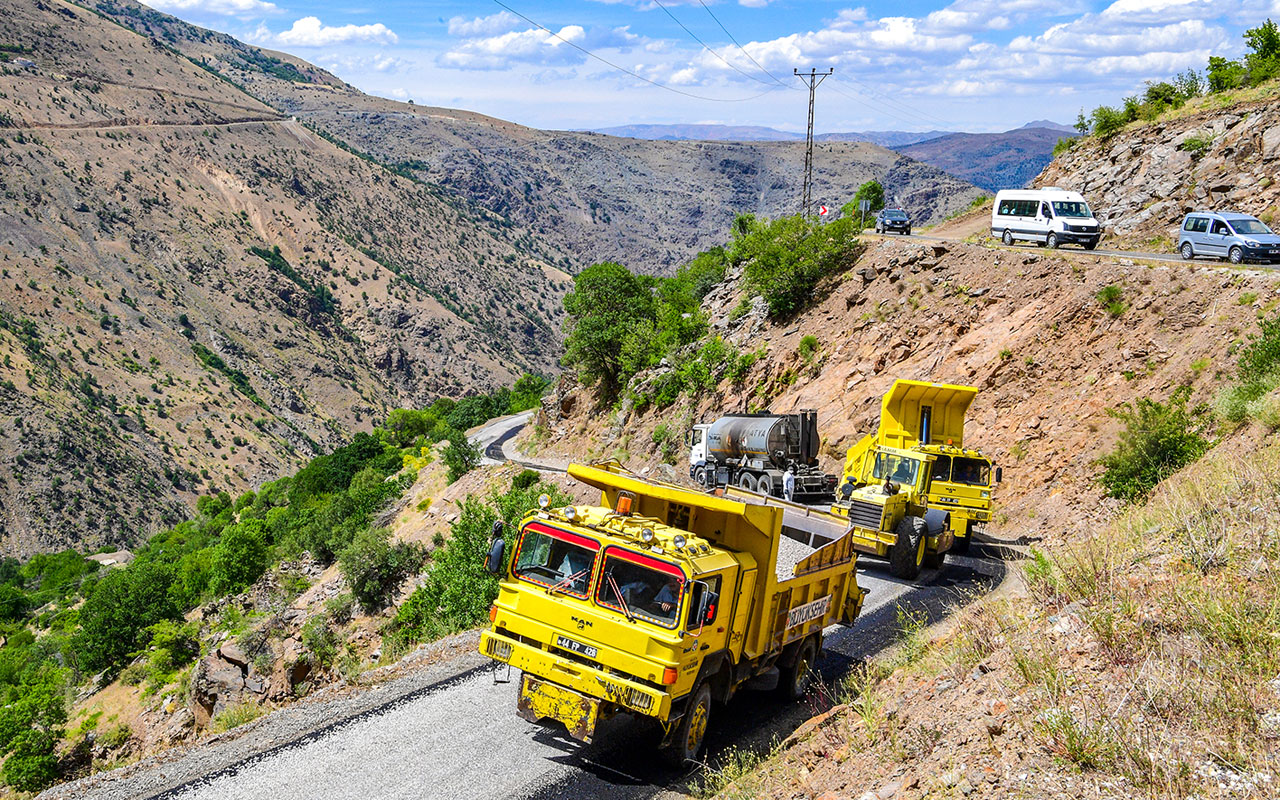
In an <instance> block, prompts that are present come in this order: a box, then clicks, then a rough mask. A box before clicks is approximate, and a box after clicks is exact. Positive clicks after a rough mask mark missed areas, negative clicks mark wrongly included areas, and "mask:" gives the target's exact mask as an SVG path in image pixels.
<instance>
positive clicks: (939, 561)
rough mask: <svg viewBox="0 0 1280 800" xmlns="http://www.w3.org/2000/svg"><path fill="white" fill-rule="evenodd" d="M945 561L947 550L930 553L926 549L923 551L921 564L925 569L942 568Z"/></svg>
mask: <svg viewBox="0 0 1280 800" xmlns="http://www.w3.org/2000/svg"><path fill="white" fill-rule="evenodd" d="M946 563H947V551H945V550H944V551H943V552H941V553H931V552H929V551H928V549H926V550H925V553H924V562H923V566H924V567H925V569H942V567H943V566H944V565H945V564H946Z"/></svg>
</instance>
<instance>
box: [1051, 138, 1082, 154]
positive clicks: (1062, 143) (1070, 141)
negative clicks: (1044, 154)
mask: <svg viewBox="0 0 1280 800" xmlns="http://www.w3.org/2000/svg"><path fill="white" fill-rule="evenodd" d="M1079 141H1080V140H1079V139H1077V138H1076V137H1074V136H1063V137H1062V138H1061V139H1059V140H1058V142H1057V143H1056V144H1055V145H1054V146H1053V157H1054V158H1057V157H1058V156H1060V155H1062V154H1063V153H1067V152H1070V150H1071V148H1073V147H1075V146H1076V143H1077V142H1079Z"/></svg>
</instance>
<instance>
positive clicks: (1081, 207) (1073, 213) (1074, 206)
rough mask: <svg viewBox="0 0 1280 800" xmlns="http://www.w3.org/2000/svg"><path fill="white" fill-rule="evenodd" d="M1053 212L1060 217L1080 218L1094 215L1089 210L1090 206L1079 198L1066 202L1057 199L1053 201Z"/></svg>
mask: <svg viewBox="0 0 1280 800" xmlns="http://www.w3.org/2000/svg"><path fill="white" fill-rule="evenodd" d="M1053 213H1055V214H1057V215H1058V216H1060V217H1078V218H1080V219H1088V218H1089V217H1092V216H1093V214H1091V213H1090V212H1089V206H1088V205H1087V204H1085V203H1081V202H1080V201H1079V200H1068V201H1065V202H1064V201H1061V200H1055V201H1054V202H1053Z"/></svg>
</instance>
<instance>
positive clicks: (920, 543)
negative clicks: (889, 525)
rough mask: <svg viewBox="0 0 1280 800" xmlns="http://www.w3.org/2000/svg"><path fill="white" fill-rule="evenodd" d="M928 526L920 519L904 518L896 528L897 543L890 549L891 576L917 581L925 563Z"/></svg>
mask: <svg viewBox="0 0 1280 800" xmlns="http://www.w3.org/2000/svg"><path fill="white" fill-rule="evenodd" d="M928 530H929V528H928V526H927V525H925V522H924V520H923V519H921V518H920V517H903V518H902V519H901V520H900V521H899V522H898V527H897V528H894V533H895V534H896V535H897V542H896V543H895V544H894V545H893V547H891V548H890V549H889V574H890V575H892V576H893V577H895V578H903V579H905V580H909V581H911V580H915V579H916V576H917V575H919V574H920V566H921V564H923V563H924V547H925V535H926V534H927V533H928Z"/></svg>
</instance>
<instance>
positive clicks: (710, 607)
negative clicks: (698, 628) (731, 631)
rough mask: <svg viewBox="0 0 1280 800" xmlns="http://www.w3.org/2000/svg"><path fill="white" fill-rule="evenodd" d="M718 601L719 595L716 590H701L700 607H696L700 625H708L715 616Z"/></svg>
mask: <svg viewBox="0 0 1280 800" xmlns="http://www.w3.org/2000/svg"><path fill="white" fill-rule="evenodd" d="M719 603H720V595H719V594H717V593H716V592H703V593H702V603H701V607H700V608H699V609H698V620H699V624H700V625H710V624H711V623H712V622H714V621H715V618H716V606H717V605H719Z"/></svg>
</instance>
